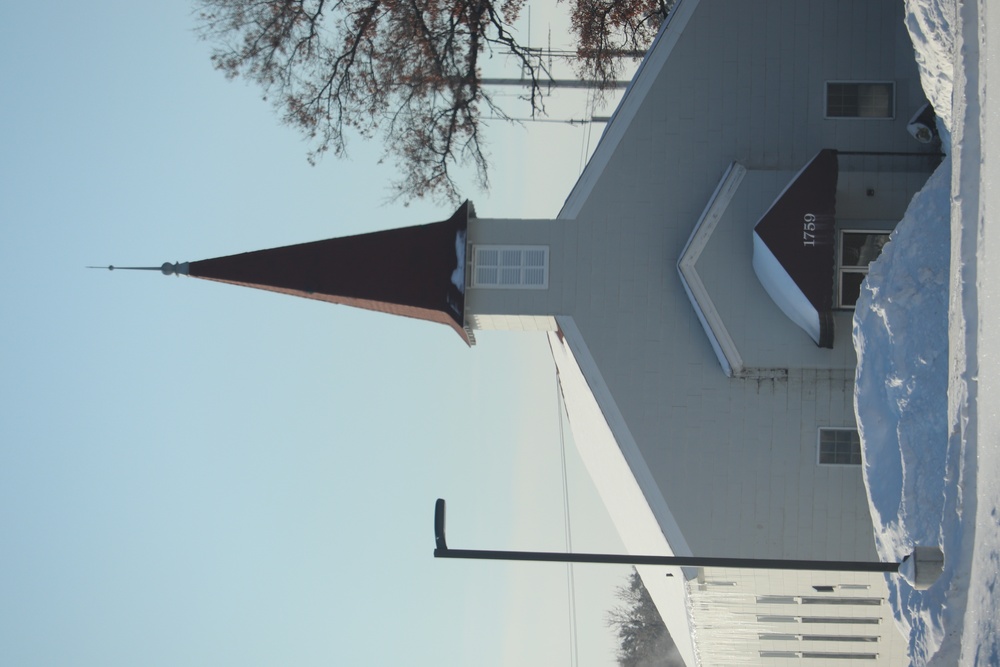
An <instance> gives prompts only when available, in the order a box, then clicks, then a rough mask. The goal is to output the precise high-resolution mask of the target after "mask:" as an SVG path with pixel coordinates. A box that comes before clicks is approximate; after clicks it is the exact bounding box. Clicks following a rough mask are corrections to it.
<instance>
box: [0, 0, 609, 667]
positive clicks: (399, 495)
mask: <svg viewBox="0 0 1000 667" xmlns="http://www.w3.org/2000/svg"><path fill="white" fill-rule="evenodd" d="M534 21H535V25H536V26H541V27H538V28H535V29H534V31H535V36H534V41H535V43H541V42H542V41H543V40H544V39H545V32H544V25H545V24H544V19H542V18H540V17H539V16H538V15H537V14H536V17H535V18H534ZM193 26H194V19H193V15H192V10H191V8H190V6H188V5H187V4H186V3H183V2H182V3H136V2H127V1H125V0H95V1H94V2H90V3H73V2H66V1H65V0H61V1H56V2H51V3H25V2H22V3H14V2H7V3H3V5H2V7H0V56H2V57H0V82H2V90H3V99H4V101H3V104H2V105H0V118H2V127H3V130H2V134H0V141H2V144H0V146H2V147H0V169H2V177H0V266H2V267H3V268H2V271H3V275H4V280H3V282H2V285H0V290H2V292H0V293H2V301H0V303H2V316H0V317H2V320H0V321H2V326H0V350H2V352H0V398H2V412H0V539H2V543H0V544H2V548H0V569H2V572H3V577H2V579H0V581H2V588H0V664H4V665H70V664H72V665H85V666H86V665H101V666H109V665H111V666H114V665H123V666H124V665H128V666H133V665H188V666H191V665H213V666H214V665H241V666H245V665H279V664H280V665H303V666H304V665H332V664H338V665H388V664H393V665H402V664H405V665H441V664H444V665H472V664H476V665H501V664H506V665H511V664H531V665H560V664H564V665H569V664H570V660H569V655H570V635H569V630H568V628H569V626H568V606H567V586H566V581H567V576H566V570H565V569H564V568H563V567H562V566H558V565H539V564H521V565H502V564H491V563H476V562H473V563H468V562H461V561H435V560H434V559H433V558H432V557H431V552H432V548H433V533H432V513H433V503H434V499H435V498H436V497H438V496H442V497H445V498H447V499H448V502H449V541H450V543H451V545H452V546H455V547H465V548H523V549H561V548H563V546H564V533H563V518H562V517H563V514H562V513H563V505H562V488H561V467H560V453H559V421H558V420H559V414H558V409H557V403H556V394H555V386H554V379H553V372H552V366H551V362H550V361H549V358H548V354H547V350H546V344H545V340H544V338H542V337H533V336H530V335H518V334H503V333H496V334H492V335H482V336H480V344H479V345H478V346H477V347H476V348H474V349H472V350H469V349H467V348H466V347H465V346H464V345H463V344H462V342H461V341H460V340H459V338H458V336H456V335H455V334H454V332H452V331H450V330H449V329H447V328H446V327H443V326H439V325H431V324H427V323H423V322H414V321H408V320H400V319H395V318H392V317H389V316H385V315H380V314H373V313H367V312H361V311H354V310H351V309H348V308H343V307H336V306H330V305H328V304H322V303H317V302H311V301H307V300H300V299H293V298H289V297H283V296H278V295H273V294H268V293H263V292H259V291H256V290H245V289H239V288H234V287H231V286H226V285H217V284H212V283H207V282H202V281H196V280H189V279H187V278H165V277H163V276H161V275H159V274H155V273H148V274H147V273H140V274H128V273H114V274H109V273H108V272H106V271H86V270H84V269H83V267H84V266H85V265H88V264H108V263H116V264H122V265H130V264H138V265H158V264H160V263H161V262H163V261H167V260H169V261H185V260H196V259H203V258H207V257H214V256H218V255H224V254H230V253H234V252H241V251H245V250H253V249H258V248H264V247H271V246H276V245H285V244H289V243H296V242H301V241H309V240H315V239H320V238H328V237H332V236H341V235H344V234H350V233H357V232H365V231H372V230H375V229H381V228H386V227H394V226H401V225H407V224H416V223H423V222H430V221H434V220H440V219H444V218H446V217H447V216H448V215H450V213H451V210H450V209H449V208H447V207H445V208H442V207H439V206H434V205H431V204H426V203H418V204H415V205H413V206H410V207H408V208H403V207H401V206H395V205H392V206H387V205H382V202H383V200H384V198H385V195H386V193H387V190H386V184H387V183H388V181H389V179H391V178H392V177H393V172H392V170H391V169H390V168H388V167H385V166H379V165H377V158H378V152H379V151H378V147H377V146H368V145H364V144H362V143H360V142H355V143H354V144H353V151H352V160H351V161H350V162H337V161H335V160H332V159H328V160H327V161H325V162H324V163H322V164H321V165H320V166H319V167H316V168H310V167H308V166H307V164H306V161H305V153H306V146H305V145H304V144H303V143H302V142H301V141H300V139H299V137H298V136H297V135H296V134H295V133H294V132H293V131H292V130H290V129H287V128H284V127H281V126H280V125H279V124H278V123H277V121H276V119H275V116H274V114H273V113H272V111H271V109H270V108H269V107H268V106H267V105H266V104H265V103H263V102H261V101H260V99H259V95H258V92H257V91H256V90H255V89H251V88H249V87H247V86H246V85H244V84H243V83H242V82H236V83H232V82H227V81H225V79H224V78H223V77H222V76H221V75H220V74H218V73H217V72H215V71H213V70H212V69H211V67H210V64H209V61H208V52H209V47H208V45H206V44H204V43H201V42H199V41H198V40H197V39H196V37H195V35H194V34H193ZM498 60H499V59H498ZM516 94H517V92H516V91H512V92H511V93H510V95H511V96H512V97H514V96H515V95H516ZM559 104H562V105H563V106H559ZM559 104H553V108H552V111H553V113H554V114H555V115H558V116H567V115H573V116H577V117H579V116H580V115H583V114H584V113H585V101H584V100H583V98H582V97H578V98H567V99H566V100H565V101H564V102H561V103H559ZM512 112H513V113H517V112H518V108H517V106H516V104H515V105H514V106H512ZM598 131H599V128H597V129H595V130H594V133H595V134H594V137H593V139H592V141H591V142H590V144H591V146H590V147H591V148H592V144H593V143H594V142H596V133H597V132H598ZM491 136H492V137H493V146H494V150H493V154H494V162H495V170H494V178H495V188H494V190H493V191H492V193H491V194H490V195H489V196H487V195H484V194H482V193H475V192H471V191H470V192H469V195H470V197H471V198H472V199H473V200H474V201H475V203H476V206H477V209H478V211H479V213H480V215H483V216H485V217H518V216H527V217H545V216H554V215H555V214H556V213H557V211H558V209H559V206H560V204H561V202H562V199H563V198H564V196H565V195H566V194H567V193H568V191H569V188H570V186H571V185H572V183H573V181H574V180H575V178H576V175H577V173H578V171H579V167H580V160H581V150H582V148H583V147H585V145H586V130H584V129H579V128H570V127H563V126H553V125H544V126H540V125H534V126H532V127H531V128H530V129H529V130H523V129H514V130H503V129H496V130H495V131H494V132H492V133H491ZM567 445H568V446H569V455H570V456H569V463H568V467H569V469H568V474H569V479H570V498H571V512H572V517H573V535H574V547H575V548H576V550H580V551H615V550H617V549H619V548H620V545H619V544H618V542H617V540H616V538H615V537H614V535H613V533H612V530H611V529H610V524H609V522H608V519H607V517H606V515H605V514H604V513H603V509H602V507H601V506H600V504H599V501H597V500H596V499H595V498H594V496H593V491H592V489H591V487H590V483H589V480H588V479H587V477H586V473H585V472H584V471H583V469H582V467H581V466H580V464H579V462H578V461H577V459H576V456H575V452H574V451H573V449H572V445H571V443H569V442H567ZM624 576H625V571H623V570H622V569H616V568H610V569H609V568H608V567H606V566H589V567H584V566H578V567H577V568H576V575H575V578H576V582H577V591H576V595H577V609H578V616H579V621H578V623H579V657H580V660H579V664H580V665H607V664H611V663H612V662H613V661H612V655H611V650H612V649H611V647H612V639H611V636H610V633H609V631H608V630H607V629H605V628H604V626H603V621H602V619H603V615H604V611H605V609H606V608H607V607H608V606H609V605H610V604H612V591H613V588H614V586H615V585H616V584H617V583H620V582H623V581H624Z"/></svg>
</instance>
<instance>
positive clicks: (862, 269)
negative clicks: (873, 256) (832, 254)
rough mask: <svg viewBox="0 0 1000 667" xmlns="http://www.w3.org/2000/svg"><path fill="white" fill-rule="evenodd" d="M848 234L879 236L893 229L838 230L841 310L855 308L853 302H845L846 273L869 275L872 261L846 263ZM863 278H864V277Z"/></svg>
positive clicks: (838, 291) (838, 278) (838, 294)
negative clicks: (845, 251)
mask: <svg viewBox="0 0 1000 667" xmlns="http://www.w3.org/2000/svg"><path fill="white" fill-rule="evenodd" d="M847 234H875V235H878V236H889V235H890V234H891V231H890V230H888V229H840V230H838V231H837V277H836V280H837V308H839V309H841V310H854V304H853V303H844V289H843V287H844V280H843V279H844V274H845V273H854V274H861V275H862V276H867V275H868V267H869V266H870V263H869V264H866V265H865V266H861V265H860V264H844V237H845V236H846V235H847ZM880 255H881V253H880ZM872 261H875V260H872ZM862 280H864V278H862Z"/></svg>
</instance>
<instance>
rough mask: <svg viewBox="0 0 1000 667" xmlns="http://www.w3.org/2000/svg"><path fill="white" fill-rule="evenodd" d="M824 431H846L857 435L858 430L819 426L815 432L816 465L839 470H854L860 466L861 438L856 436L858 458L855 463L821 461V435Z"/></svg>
mask: <svg viewBox="0 0 1000 667" xmlns="http://www.w3.org/2000/svg"><path fill="white" fill-rule="evenodd" d="M824 431H848V432H853V433H858V429H857V428H856V427H854V426H821V427H819V428H818V429H817V430H816V465H821V466H834V467H840V468H856V467H859V466H860V465H861V462H862V461H861V458H860V451H861V449H860V448H861V436H860V434H859V435H858V452H859V458H858V462H857V463H830V462H827V461H824V460H823V433H824Z"/></svg>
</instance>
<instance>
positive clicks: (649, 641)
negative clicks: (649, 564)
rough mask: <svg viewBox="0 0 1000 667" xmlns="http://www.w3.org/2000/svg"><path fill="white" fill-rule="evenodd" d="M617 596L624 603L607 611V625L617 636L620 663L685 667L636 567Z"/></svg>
mask: <svg viewBox="0 0 1000 667" xmlns="http://www.w3.org/2000/svg"><path fill="white" fill-rule="evenodd" d="M616 596H617V597H618V599H619V600H621V604H620V605H618V606H616V607H615V608H614V609H612V610H611V611H609V612H608V614H607V624H608V627H610V628H611V629H612V630H614V631H615V634H616V635H617V636H618V654H617V658H618V664H619V665H622V667H683V666H684V661H683V660H681V658H680V655H679V654H678V653H677V649H676V647H675V646H674V641H673V639H671V638H670V633H669V632H667V626H666V625H665V624H664V623H663V619H662V618H661V617H660V612H658V611H657V610H656V605H654V604H653V598H651V597H650V596H649V591H647V590H646V587H645V586H644V585H643V584H642V579H641V578H640V577H639V573H638V572H637V571H636V570H635V568H632V573H631V574H630V575H629V578H628V581H627V582H626V583H625V585H623V586H621V587H619V588H618V591H617V593H616Z"/></svg>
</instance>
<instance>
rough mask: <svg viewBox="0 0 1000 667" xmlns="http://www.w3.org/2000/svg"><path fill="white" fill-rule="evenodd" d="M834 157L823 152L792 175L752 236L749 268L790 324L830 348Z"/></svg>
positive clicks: (835, 153)
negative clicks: (793, 324) (751, 259)
mask: <svg viewBox="0 0 1000 667" xmlns="http://www.w3.org/2000/svg"><path fill="white" fill-rule="evenodd" d="M836 195H837V151H835V150H831V149H824V150H822V151H820V152H819V153H818V154H817V155H816V157H814V158H813V159H812V160H811V161H810V162H809V164H807V165H806V166H805V167H803V168H802V170H801V171H800V172H799V173H798V174H796V176H795V178H793V179H792V181H791V182H790V183H789V184H788V186H787V187H785V189H784V191H783V192H782V193H781V194H780V195H778V198H777V199H776V200H775V201H774V203H773V204H771V208H770V209H768V211H767V213H765V214H764V215H763V217H761V219H760V220H759V221H758V222H757V225H756V226H755V227H754V233H753V268H754V271H755V272H756V273H757V278H758V279H759V280H760V282H761V285H763V286H764V289H765V290H766V291H767V293H768V294H769V295H770V296H771V298H772V299H773V300H774V302H775V303H776V304H777V305H778V307H779V308H781V310H782V312H784V313H785V315H787V316H788V318H789V319H790V320H792V321H793V322H795V323H796V324H797V325H799V326H800V327H802V329H804V330H805V332H806V333H808V334H809V337H810V338H812V339H813V341H815V343H816V344H817V345H818V346H820V347H833V290H834V272H835V267H834V259H835V258H834V222H835V218H834V214H835V209H836Z"/></svg>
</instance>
